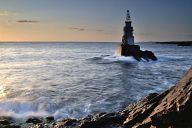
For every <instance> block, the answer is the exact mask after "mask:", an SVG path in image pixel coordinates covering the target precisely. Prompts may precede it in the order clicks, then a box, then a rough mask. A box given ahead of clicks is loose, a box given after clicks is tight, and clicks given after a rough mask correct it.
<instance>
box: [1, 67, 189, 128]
mask: <svg viewBox="0 0 192 128" xmlns="http://www.w3.org/2000/svg"><path fill="white" fill-rule="evenodd" d="M191 117H192V67H191V68H190V69H189V70H188V71H187V72H186V73H185V74H184V76H183V77H182V78H181V80H180V81H179V82H178V84H177V85H175V86H173V87H171V88H170V89H168V90H166V91H165V92H163V93H161V94H157V93H152V94H149V95H148V96H147V97H145V98H143V99H141V100H139V101H137V102H136V103H133V104H130V105H128V106H127V107H126V108H125V109H124V110H122V111H119V112H115V113H98V114H95V115H89V116H87V117H85V118H82V119H63V120H61V121H55V120H54V118H53V117H46V118H40V117H31V118H29V119H27V120H26V121H25V122H24V123H22V122H20V123H19V122H18V121H15V120H14V119H13V118H11V117H0V128H29V127H30V128H168V127H169V128H191V127H192V118H191Z"/></svg>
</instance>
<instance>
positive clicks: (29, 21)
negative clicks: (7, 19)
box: [17, 20, 40, 23]
mask: <svg viewBox="0 0 192 128" xmlns="http://www.w3.org/2000/svg"><path fill="white" fill-rule="evenodd" d="M39 22H40V21H38V20H18V21H17V23H39Z"/></svg>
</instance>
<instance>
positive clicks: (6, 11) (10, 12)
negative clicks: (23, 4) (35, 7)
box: [0, 10, 17, 16]
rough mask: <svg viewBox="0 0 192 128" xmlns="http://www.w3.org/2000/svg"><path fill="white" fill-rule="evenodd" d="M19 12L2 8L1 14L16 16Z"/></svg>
mask: <svg viewBox="0 0 192 128" xmlns="http://www.w3.org/2000/svg"><path fill="white" fill-rule="evenodd" d="M16 14H17V13H16V12H12V11H8V10H0V16H15V15H16Z"/></svg>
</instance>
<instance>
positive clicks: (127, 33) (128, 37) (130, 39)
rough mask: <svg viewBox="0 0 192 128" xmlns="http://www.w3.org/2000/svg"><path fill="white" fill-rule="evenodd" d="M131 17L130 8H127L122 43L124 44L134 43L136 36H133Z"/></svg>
mask: <svg viewBox="0 0 192 128" xmlns="http://www.w3.org/2000/svg"><path fill="white" fill-rule="evenodd" d="M131 23H132V22H131V17H130V13H129V10H127V15H126V20H125V27H124V28H123V32H124V34H123V37H122V44H123V45H134V36H133V27H132V25H131Z"/></svg>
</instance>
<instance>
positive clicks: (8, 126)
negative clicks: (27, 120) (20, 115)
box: [3, 125, 21, 128]
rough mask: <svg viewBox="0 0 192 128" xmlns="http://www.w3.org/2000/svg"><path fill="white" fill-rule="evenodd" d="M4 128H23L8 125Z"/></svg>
mask: <svg viewBox="0 0 192 128" xmlns="http://www.w3.org/2000/svg"><path fill="white" fill-rule="evenodd" d="M3 128H21V126H19V125H6V126H4V127H3Z"/></svg>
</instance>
